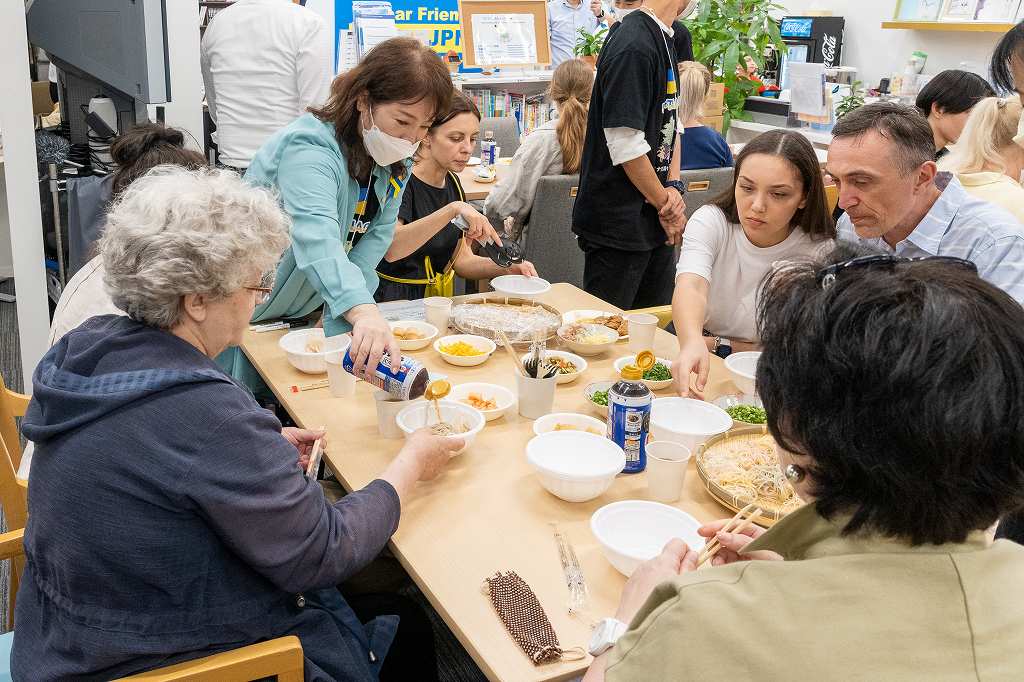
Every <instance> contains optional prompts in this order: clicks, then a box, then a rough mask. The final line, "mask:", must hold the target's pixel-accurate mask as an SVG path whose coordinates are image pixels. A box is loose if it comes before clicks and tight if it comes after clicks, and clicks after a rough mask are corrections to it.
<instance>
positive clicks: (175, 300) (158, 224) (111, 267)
mask: <svg viewBox="0 0 1024 682" xmlns="http://www.w3.org/2000/svg"><path fill="white" fill-rule="evenodd" d="M289 228H290V222H289V219H288V216H287V214H285V212H284V211H283V210H282V209H281V207H280V205H279V203H278V200H277V197H276V196H275V195H274V194H273V193H272V192H271V191H269V190H266V189H262V188H258V187H254V186H252V185H249V184H248V183H246V182H245V181H243V180H242V178H241V177H239V176H238V174H237V173H234V172H231V171H227V170H211V169H199V170H188V169H185V168H182V167H180V166H169V165H165V166H157V167H156V168H154V169H152V170H151V171H150V172H149V173H147V174H146V175H144V176H143V177H141V178H139V179H138V180H136V181H135V182H133V183H132V184H131V185H130V186H129V187H128V188H127V189H126V190H125V191H124V193H123V194H122V195H121V196H120V197H119V198H118V200H117V202H116V203H115V204H114V205H113V206H112V207H111V208H110V210H109V212H108V213H107V224H106V229H105V231H104V233H103V237H102V238H101V240H100V243H99V249H100V252H101V253H102V254H103V266H104V269H105V270H106V273H105V275H104V283H105V284H106V287H107V292H108V293H109V294H110V297H111V299H112V300H113V302H114V305H116V306H117V307H118V308H120V309H121V310H124V311H125V312H127V313H128V315H129V316H130V317H131V318H132V319H134V320H138V321H139V322H142V323H144V324H148V325H150V326H152V327H156V328H158V329H171V328H172V327H174V326H175V325H177V323H178V322H179V320H180V318H181V314H182V297H183V296H185V295H186V294H206V295H212V296H214V297H216V298H221V297H226V296H230V295H231V294H233V293H235V292H236V291H238V290H239V289H240V288H241V287H242V286H244V285H245V281H246V279H251V278H252V277H253V273H254V272H259V273H265V272H268V271H270V270H271V269H272V268H274V267H275V266H276V265H277V261H278V259H279V258H280V257H281V253H282V252H283V251H284V250H285V248H286V247H287V246H288V243H289V236H288V235H289Z"/></svg>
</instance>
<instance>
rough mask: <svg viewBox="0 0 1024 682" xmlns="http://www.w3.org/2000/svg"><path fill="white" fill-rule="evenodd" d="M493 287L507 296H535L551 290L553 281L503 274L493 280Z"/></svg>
mask: <svg viewBox="0 0 1024 682" xmlns="http://www.w3.org/2000/svg"><path fill="white" fill-rule="evenodd" d="M491 288H492V289H494V290H495V291H497V292H498V293H499V294H505V295H506V296H525V297H527V298H533V297H534V296H540V295H541V294H546V293H548V292H549V291H551V282H549V281H547V280H546V279H541V278H540V277H527V276H526V275H502V276H500V277H495V278H494V279H492V280H491Z"/></svg>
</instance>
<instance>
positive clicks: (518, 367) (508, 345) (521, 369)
mask: <svg viewBox="0 0 1024 682" xmlns="http://www.w3.org/2000/svg"><path fill="white" fill-rule="evenodd" d="M498 340H499V341H501V343H502V345H503V346H505V351H506V352H507V353H508V356H509V357H510V358H511V359H512V365H513V366H514V367H515V368H516V371H517V372H519V373H520V374H522V375H523V376H524V377H528V376H530V375H529V374H528V373H527V372H526V368H525V367H523V363H522V362H520V360H519V357H518V356H517V355H516V351H515V349H513V348H512V342H511V341H509V340H508V335H507V334H506V333H505V332H504V331H503V330H501V329H499V330H498Z"/></svg>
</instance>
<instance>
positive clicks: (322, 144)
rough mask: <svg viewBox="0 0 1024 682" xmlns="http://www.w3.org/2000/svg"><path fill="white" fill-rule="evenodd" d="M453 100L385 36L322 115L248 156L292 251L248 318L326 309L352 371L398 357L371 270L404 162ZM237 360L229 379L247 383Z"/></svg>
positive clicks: (438, 78)
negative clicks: (280, 209)
mask: <svg viewBox="0 0 1024 682" xmlns="http://www.w3.org/2000/svg"><path fill="white" fill-rule="evenodd" d="M451 94H452V82H451V77H450V76H449V75H448V70H447V68H446V67H445V65H444V64H443V63H442V62H441V60H440V59H439V58H438V57H437V55H436V54H435V53H434V52H433V51H431V50H430V49H429V48H427V47H425V46H423V45H422V44H421V43H420V42H418V41H417V40H414V39H411V38H393V39H391V40H389V41H387V42H385V43H382V44H380V45H378V46H377V47H375V48H374V49H373V50H372V51H371V52H370V53H369V54H368V55H367V56H366V57H365V58H364V59H363V60H362V61H361V62H360V63H359V65H358V66H356V67H355V68H353V69H351V70H350V71H347V72H345V73H344V74H342V75H340V76H338V77H337V78H336V79H335V80H334V83H333V85H332V86H331V96H330V98H329V99H328V101H327V103H326V104H325V105H324V107H323V108H321V109H318V110H313V111H312V112H311V113H308V114H305V115H304V116H301V117H299V118H298V119H296V120H295V121H294V122H292V123H291V124H290V125H288V126H287V127H286V128H284V129H282V130H280V131H278V132H277V133H276V134H274V136H273V137H271V138H270V139H269V140H268V141H267V142H266V144H264V145H263V147H262V148H261V149H260V150H259V151H258V152H257V153H256V156H255V157H254V158H253V160H252V164H251V165H250V166H249V169H248V171H247V172H246V175H245V177H246V179H248V180H249V181H251V182H253V183H255V184H259V185H264V186H269V187H273V188H275V189H276V190H277V192H278V193H279V195H280V197H281V202H282V204H283V206H284V208H285V210H286V211H287V212H288V214H289V216H291V219H292V228H291V237H292V244H291V247H289V249H288V250H287V251H285V254H284V256H283V258H282V259H281V262H280V264H279V265H278V268H277V277H276V280H275V282H274V286H273V291H272V292H271V295H270V299H269V300H268V301H267V302H266V303H265V304H263V305H262V306H260V307H258V308H257V309H256V311H255V313H254V315H253V322H265V321H268V320H276V319H282V318H284V319H289V318H298V317H304V316H306V315H310V314H312V313H314V312H315V311H316V310H317V309H319V308H321V307H322V308H323V309H324V312H323V324H324V332H325V333H326V334H327V336H334V335H337V334H343V333H345V332H348V331H351V332H352V351H351V352H352V358H353V360H354V362H355V367H356V374H357V375H358V376H366V375H367V374H369V373H371V372H372V370H373V368H375V367H376V365H377V362H378V361H379V360H380V358H381V355H382V354H383V353H384V352H385V351H387V352H388V353H389V354H390V355H391V356H392V357H395V356H397V355H398V354H399V350H398V345H397V343H396V342H395V340H394V337H393V336H392V334H391V328H390V327H389V325H388V323H387V321H386V320H385V319H384V317H383V316H382V315H381V313H380V311H379V310H378V309H377V306H376V305H375V303H374V300H373V294H374V291H376V289H377V284H378V278H377V273H376V272H375V268H376V267H377V264H378V263H380V261H381V259H382V258H383V257H384V254H385V253H386V252H387V250H388V247H389V246H390V245H391V240H392V237H393V236H394V231H395V221H396V218H397V216H398V208H399V206H400V205H401V203H402V192H403V190H404V189H405V184H406V182H407V181H408V178H409V173H410V170H409V169H410V167H411V166H412V160H411V157H412V155H413V154H414V153H415V151H416V148H417V146H418V145H419V141H420V140H421V139H423V137H424V135H426V132H427V129H428V128H429V127H430V125H431V123H432V122H433V121H434V118H435V117H436V116H438V115H443V114H444V112H445V110H446V108H447V106H448V103H449V101H450V100H451ZM239 360H244V359H243V358H241V357H240V354H239V355H238V356H237V357H236V359H235V362H234V363H233V367H232V370H233V371H232V374H234V375H235V376H236V377H239V378H243V379H245V380H246V383H250V385H252V383H251V381H249V380H250V379H251V378H253V377H252V376H246V372H245V369H244V368H243V367H242V366H241V365H245V364H247V363H244V362H239Z"/></svg>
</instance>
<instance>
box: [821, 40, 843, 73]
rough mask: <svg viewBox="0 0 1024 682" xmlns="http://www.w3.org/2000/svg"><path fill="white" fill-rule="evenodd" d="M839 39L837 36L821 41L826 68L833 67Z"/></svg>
mask: <svg viewBox="0 0 1024 682" xmlns="http://www.w3.org/2000/svg"><path fill="white" fill-rule="evenodd" d="M838 41H839V39H838V38H837V37H836V36H830V35H826V36H824V40H822V41H821V56H822V58H823V63H824V64H825V66H832V62H834V61H835V59H836V43H837V42H838Z"/></svg>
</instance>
